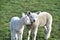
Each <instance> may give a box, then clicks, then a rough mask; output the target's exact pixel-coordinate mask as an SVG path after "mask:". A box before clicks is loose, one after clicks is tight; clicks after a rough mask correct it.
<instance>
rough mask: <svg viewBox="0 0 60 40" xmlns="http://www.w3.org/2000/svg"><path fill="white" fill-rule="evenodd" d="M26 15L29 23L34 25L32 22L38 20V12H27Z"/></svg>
mask: <svg viewBox="0 0 60 40" xmlns="http://www.w3.org/2000/svg"><path fill="white" fill-rule="evenodd" d="M27 13H28V16H29V18H30V21H31V23H34V22H36V21H37V19H38V12H35V13H32V12H30V11H28V12H27Z"/></svg>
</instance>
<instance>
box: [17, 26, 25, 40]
mask: <svg viewBox="0 0 60 40" xmlns="http://www.w3.org/2000/svg"><path fill="white" fill-rule="evenodd" d="M23 31H24V26H23V27H22V28H21V30H20V32H18V34H19V35H18V39H19V40H22V38H23Z"/></svg>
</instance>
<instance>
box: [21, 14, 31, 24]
mask: <svg viewBox="0 0 60 40" xmlns="http://www.w3.org/2000/svg"><path fill="white" fill-rule="evenodd" d="M22 18H23V21H24V23H25V24H26V25H30V24H31V22H30V19H29V17H28V16H27V15H26V14H25V13H22Z"/></svg>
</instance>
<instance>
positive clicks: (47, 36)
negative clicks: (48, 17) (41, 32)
mask: <svg viewBox="0 0 60 40" xmlns="http://www.w3.org/2000/svg"><path fill="white" fill-rule="evenodd" d="M46 27H47V30H46V35H45V39H46V40H48V38H49V37H50V33H51V30H52V27H51V25H47V26H46Z"/></svg>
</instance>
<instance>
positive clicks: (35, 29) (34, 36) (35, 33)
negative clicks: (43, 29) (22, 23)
mask: <svg viewBox="0 0 60 40" xmlns="http://www.w3.org/2000/svg"><path fill="white" fill-rule="evenodd" d="M32 30H33V31H32V32H33V39H32V40H36V36H37V31H38V27H35V28H34V29H32Z"/></svg>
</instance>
